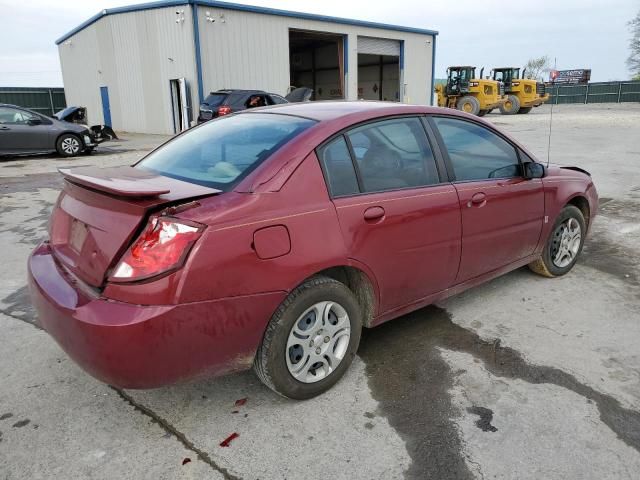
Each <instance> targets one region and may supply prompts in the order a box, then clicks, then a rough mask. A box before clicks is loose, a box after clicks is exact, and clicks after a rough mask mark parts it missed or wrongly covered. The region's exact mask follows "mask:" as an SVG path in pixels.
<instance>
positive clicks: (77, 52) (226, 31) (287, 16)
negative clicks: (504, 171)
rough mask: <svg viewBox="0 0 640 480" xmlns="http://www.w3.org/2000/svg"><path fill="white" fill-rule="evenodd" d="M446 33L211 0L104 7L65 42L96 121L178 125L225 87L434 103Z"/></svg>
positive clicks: (74, 101)
mask: <svg viewBox="0 0 640 480" xmlns="http://www.w3.org/2000/svg"><path fill="white" fill-rule="evenodd" d="M436 35H437V32H435V31H432V30H424V29H417V28H410V27H402V26H395V25H385V24H379V23H372V22H365V21H358V20H349V19H344V18H335V17H326V16H322V15H312V14H307V13H298V12H290V11H284V10H275V9H269V8H262V7H252V6H247V5H239V4H232V3H225V2H218V1H208V0H182V1H175V0H174V1H172V0H166V1H157V2H153V3H147V4H142V5H133V6H130V7H120V8H112V9H107V10H103V11H102V12H100V13H99V14H97V15H95V16H94V17H92V18H90V19H89V20H87V21H86V22H84V23H83V24H81V25H79V26H78V27H76V28H75V29H73V30H72V31H71V32H69V33H67V34H66V35H64V36H62V37H61V38H59V39H58V40H57V41H56V44H57V45H58V50H59V54H60V62H61V65H62V75H63V79H64V88H65V94H66V97H67V103H68V105H78V106H85V107H87V109H88V115H89V122H90V124H102V123H104V124H108V125H111V126H113V128H114V129H115V130H120V131H129V132H141V133H175V132H177V131H180V130H181V129H182V128H183V127H184V126H185V125H188V124H189V123H190V122H191V121H193V120H194V119H195V118H196V116H197V113H198V105H199V104H200V102H201V101H202V99H203V98H204V97H206V95H207V94H208V93H209V92H210V91H215V90H218V89H222V88H239V89H259V90H265V91H268V92H272V93H277V94H280V95H285V94H286V93H287V91H288V90H289V88H290V87H291V86H295V87H301V86H306V87H310V88H312V89H313V90H314V91H315V99H316V100H326V99H340V98H346V99H348V100H356V99H360V98H364V99H373V100H390V101H402V102H406V103H416V104H430V103H431V102H432V91H433V66H434V60H435V51H436Z"/></svg>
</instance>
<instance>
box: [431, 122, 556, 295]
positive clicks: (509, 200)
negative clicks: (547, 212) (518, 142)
mask: <svg viewBox="0 0 640 480" xmlns="http://www.w3.org/2000/svg"><path fill="white" fill-rule="evenodd" d="M431 121H432V122H433V125H434V126H435V127H436V130H437V132H438V134H439V141H440V143H441V146H442V147H443V148H442V150H443V152H444V154H445V160H446V161H447V166H448V168H449V170H450V175H451V176H452V178H453V184H454V185H455V188H456V190H457V192H458V196H459V198H460V209H461V212H462V258H461V262H460V271H459V273H458V276H457V279H456V283H460V282H464V281H465V280H469V279H471V278H474V277H477V276H479V275H482V274H483V273H487V272H490V271H492V270H495V269H497V268H500V267H503V266H505V265H508V264H509V263H512V262H515V261H517V260H519V259H522V258H524V257H526V256H528V255H530V254H532V253H533V251H534V249H535V247H536V245H537V243H538V239H539V237H540V232H541V230H542V224H543V220H544V190H543V184H542V180H541V179H530V180H528V179H525V178H523V176H522V166H521V162H520V159H519V157H518V153H517V150H516V148H515V147H514V146H513V145H512V144H511V143H510V142H508V141H507V140H506V139H504V138H503V137H502V136H500V135H499V134H498V133H497V132H495V131H493V130H491V129H489V128H487V127H485V126H484V125H480V124H478V123H475V122H472V121H469V120H463V119H459V118H452V117H433V118H432V120H431Z"/></svg>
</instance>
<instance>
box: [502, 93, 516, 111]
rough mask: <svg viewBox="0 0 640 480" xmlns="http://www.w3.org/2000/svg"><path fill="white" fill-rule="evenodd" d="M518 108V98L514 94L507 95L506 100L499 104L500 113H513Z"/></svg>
mask: <svg viewBox="0 0 640 480" xmlns="http://www.w3.org/2000/svg"><path fill="white" fill-rule="evenodd" d="M518 110H520V99H518V97H516V96H515V95H508V96H507V101H506V102H504V103H503V104H502V105H500V113H502V114H503V115H515V114H516V113H518Z"/></svg>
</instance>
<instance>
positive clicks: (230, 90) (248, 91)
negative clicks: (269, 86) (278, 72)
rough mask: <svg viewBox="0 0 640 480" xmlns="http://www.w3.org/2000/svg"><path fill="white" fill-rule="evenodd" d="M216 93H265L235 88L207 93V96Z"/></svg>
mask: <svg viewBox="0 0 640 480" xmlns="http://www.w3.org/2000/svg"><path fill="white" fill-rule="evenodd" d="M216 93H223V94H231V93H267V92H265V91H264V90H241V89H235V88H224V89H222V90H216V91H215V92H209V95H214V94H216Z"/></svg>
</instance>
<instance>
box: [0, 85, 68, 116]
mask: <svg viewBox="0 0 640 480" xmlns="http://www.w3.org/2000/svg"><path fill="white" fill-rule="evenodd" d="M0 103H8V104H11V105H17V106H19V107H24V108H28V109H29V110H33V111H35V112H38V113H41V114H43V115H47V116H51V115H53V114H54V113H55V112H57V111H60V110H62V109H63V108H65V107H66V106H67V100H66V98H65V96H64V88H30V87H0Z"/></svg>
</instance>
